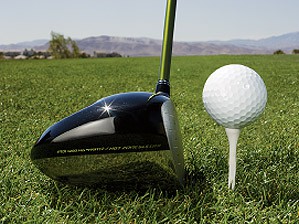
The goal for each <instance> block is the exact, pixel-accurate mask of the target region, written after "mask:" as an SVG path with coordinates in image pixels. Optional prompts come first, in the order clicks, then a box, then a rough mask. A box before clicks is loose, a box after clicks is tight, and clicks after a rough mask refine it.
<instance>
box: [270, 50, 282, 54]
mask: <svg viewBox="0 0 299 224" xmlns="http://www.w3.org/2000/svg"><path fill="white" fill-rule="evenodd" d="M273 54H285V53H284V52H283V51H282V50H277V51H274V53H273Z"/></svg>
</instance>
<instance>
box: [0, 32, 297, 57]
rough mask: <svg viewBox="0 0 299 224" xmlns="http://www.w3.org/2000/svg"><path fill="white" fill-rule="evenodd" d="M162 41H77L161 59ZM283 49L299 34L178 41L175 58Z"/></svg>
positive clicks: (40, 44)
mask: <svg viewBox="0 0 299 224" xmlns="http://www.w3.org/2000/svg"><path fill="white" fill-rule="evenodd" d="M161 43H162V41H161V40H156V39H150V38H131V37H113V36H106V35H103V36H96V37H87V38H84V39H80V40H77V44H78V46H79V48H80V49H81V50H83V51H85V52H86V53H89V54H91V55H92V54H93V52H94V51H97V52H109V53H110V52H117V53H120V54H121V55H129V56H159V55H160V52H161ZM25 48H27V49H31V48H33V49H35V50H46V49H47V48H48V40H36V41H32V42H23V43H17V44H11V45H0V51H12V50H24V49H25ZM278 49H281V50H283V51H285V52H286V53H290V52H291V51H292V50H293V49H299V32H295V33H288V34H283V35H280V36H273V37H269V38H264V39H259V40H246V39H235V40H229V41H205V42H175V43H174V47H173V54H174V55H213V54H272V53H273V52H274V51H276V50H278Z"/></svg>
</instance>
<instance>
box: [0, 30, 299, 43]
mask: <svg viewBox="0 0 299 224" xmlns="http://www.w3.org/2000/svg"><path fill="white" fill-rule="evenodd" d="M295 33H299V31H294V32H289V33H282V34H278V35H272V36H268V37H261V38H259V39H250V38H238V37H236V38H232V39H228V40H205V41H184V40H182V41H176V40H174V41H175V42H217V41H219V42H226V41H237V40H253V41H258V40H263V39H268V38H273V37H279V36H283V35H288V34H295ZM101 36H109V37H118V38H135V39H141V38H148V39H155V40H162V37H161V39H157V38H151V37H128V36H111V35H107V34H100V35H94V36H87V37H83V38H73V37H70V38H72V39H73V40H75V41H78V40H79V41H80V40H83V39H87V38H91V37H101ZM64 37H66V38H67V37H69V36H64ZM50 40H51V38H48V39H47V38H42V39H32V40H24V41H20V42H16V43H9V44H2V43H1V42H0V46H9V45H17V44H26V43H31V42H37V41H50ZM41 45H44V43H43V44H41ZM36 46H39V45H36Z"/></svg>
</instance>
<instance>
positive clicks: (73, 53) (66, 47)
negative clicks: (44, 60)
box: [48, 31, 80, 59]
mask: <svg viewBox="0 0 299 224" xmlns="http://www.w3.org/2000/svg"><path fill="white" fill-rule="evenodd" d="M48 51H49V52H50V53H51V54H52V56H53V57H54V58H57V59H61V58H77V57H79V56H80V49H79V47H78V45H77V43H76V41H74V40H72V39H71V38H70V37H69V38H67V39H66V38H64V36H63V35H62V34H59V33H55V32H53V31H52V32H51V40H50V42H49V49H48Z"/></svg>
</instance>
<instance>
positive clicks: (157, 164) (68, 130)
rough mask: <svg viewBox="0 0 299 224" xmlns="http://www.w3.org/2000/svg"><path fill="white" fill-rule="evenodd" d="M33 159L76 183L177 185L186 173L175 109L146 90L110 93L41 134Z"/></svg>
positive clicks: (46, 170) (59, 177)
mask: <svg viewBox="0 0 299 224" xmlns="http://www.w3.org/2000/svg"><path fill="white" fill-rule="evenodd" d="M170 136H177V137H170ZM31 158H32V161H33V162H34V164H35V165H36V166H37V167H38V168H39V169H40V170H41V171H42V172H43V173H45V174H46V175H48V176H49V177H51V178H53V179H54V180H58V181H61V182H65V183H70V184H78V185H103V186H108V187H111V186H112V185H122V183H123V184H124V185H128V184H133V185H136V186H138V185H140V186H143V187H146V186H150V185H159V186H162V187H163V186H169V185H175V186H176V185H177V184H178V183H182V181H183V173H184V171H183V169H184V168H183V167H184V166H183V152H182V146H181V140H180V132H179V127H178V122H177V117H176V115H175V110H174V107H173V105H172V103H171V101H170V99H169V98H168V97H166V96H163V95H152V94H151V93H144V92H132V93H123V94H117V95H113V96H110V97H106V98H103V99H101V100H99V101H97V102H96V103H94V104H92V105H91V106H89V107H87V108H85V109H83V110H81V111H79V112H77V113H75V114H73V115H71V116H69V117H67V118H64V119H63V120H61V121H59V122H58V123H56V124H54V125H53V126H51V127H49V128H48V129H47V130H46V131H45V132H44V133H43V135H42V136H41V137H40V139H39V140H38V141H37V142H36V144H35V145H34V147H33V149H32V151H31Z"/></svg>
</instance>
